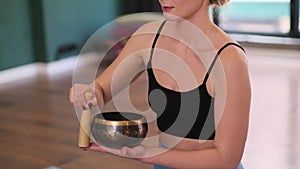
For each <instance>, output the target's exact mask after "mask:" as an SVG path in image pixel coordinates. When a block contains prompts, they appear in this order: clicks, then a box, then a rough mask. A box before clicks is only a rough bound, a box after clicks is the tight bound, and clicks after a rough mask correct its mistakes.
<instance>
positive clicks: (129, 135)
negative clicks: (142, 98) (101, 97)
mask: <svg viewBox="0 0 300 169" xmlns="http://www.w3.org/2000/svg"><path fill="white" fill-rule="evenodd" d="M91 132H92V135H93V137H94V140H95V141H96V142H97V143H98V144H99V145H103V146H105V147H110V148H115V149H120V148H122V147H124V146H126V147H135V146H137V145H139V144H140V143H141V142H142V141H143V140H144V139H145V137H146V135H147V132H148V124H147V121H146V118H145V117H144V116H143V115H141V114H136V113H130V112H106V113H99V114H97V115H96V116H95V117H94V118H93V120H92V126H91Z"/></svg>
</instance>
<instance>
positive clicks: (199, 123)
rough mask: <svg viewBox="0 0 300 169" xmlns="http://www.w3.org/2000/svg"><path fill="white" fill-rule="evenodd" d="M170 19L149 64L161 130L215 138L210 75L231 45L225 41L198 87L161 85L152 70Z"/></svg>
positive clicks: (153, 106) (152, 98)
mask: <svg viewBox="0 0 300 169" xmlns="http://www.w3.org/2000/svg"><path fill="white" fill-rule="evenodd" d="M165 23H166V21H164V22H163V23H162V24H161V26H160V27H159V29H158V32H157V34H156V37H155V39H154V41H153V44H152V49H151V53H150V59H149V62H148V65H147V72H148V79H149V89H148V100H149V105H150V107H151V109H152V110H153V111H154V112H155V113H156V114H157V125H158V128H159V130H160V131H162V132H165V133H167V134H171V135H174V136H178V137H183V138H191V139H201V140H213V139H214V138H215V119H214V98H213V97H211V96H210V94H209V93H208V91H207V88H206V82H207V80H208V77H209V74H210V72H211V70H212V68H213V66H214V64H215V62H216V60H217V58H218V56H219V55H220V53H221V52H222V51H223V50H224V49H225V48H226V47H228V46H230V45H235V46H237V47H239V48H241V49H242V50H244V49H243V48H242V47H241V46H240V45H238V44H236V43H227V44H225V45H224V46H223V47H222V48H221V49H220V50H219V51H218V52H217V54H216V56H215V58H214V60H213V61H212V63H211V65H210V67H209V69H208V71H207V73H206V75H205V78H204V80H203V83H202V84H201V85H200V86H198V87H197V88H195V89H192V90H189V91H184V92H178V91H174V90H170V89H168V88H165V87H163V86H161V85H160V84H159V83H158V81H157V80H156V78H155V75H154V73H153V70H152V57H153V52H154V48H155V45H156V42H157V39H158V37H159V35H160V32H161V30H162V28H163V26H164V24H165Z"/></svg>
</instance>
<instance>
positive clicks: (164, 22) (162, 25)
mask: <svg viewBox="0 0 300 169" xmlns="http://www.w3.org/2000/svg"><path fill="white" fill-rule="evenodd" d="M166 22H167V20H164V21H163V22H162V23H161V25H160V27H159V29H158V31H157V33H156V36H155V38H154V41H153V43H152V47H151V53H150V59H149V63H151V60H152V55H153V52H154V48H155V45H156V42H157V39H158V37H159V35H160V33H161V31H162V28H163V27H164V25H165V24H166Z"/></svg>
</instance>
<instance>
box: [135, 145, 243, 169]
mask: <svg viewBox="0 0 300 169" xmlns="http://www.w3.org/2000/svg"><path fill="white" fill-rule="evenodd" d="M150 151H158V150H153V149H152V150H150ZM225 159H227V158H224V157H223V155H222V153H221V152H220V151H219V150H218V149H217V148H211V149H205V150H195V151H181V150H167V151H166V152H165V153H161V154H160V155H157V156H153V157H148V158H144V159H141V160H142V161H144V162H146V163H150V164H157V165H162V166H166V167H170V168H176V169H181V168H182V169H208V168H209V169H231V168H236V167H237V165H238V163H237V162H234V161H228V160H225Z"/></svg>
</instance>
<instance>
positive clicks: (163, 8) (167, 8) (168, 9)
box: [162, 6, 174, 12]
mask: <svg viewBox="0 0 300 169" xmlns="http://www.w3.org/2000/svg"><path fill="white" fill-rule="evenodd" d="M173 8H174V7H172V6H163V7H162V10H163V11H165V12H168V11H170V10H172V9H173Z"/></svg>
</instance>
